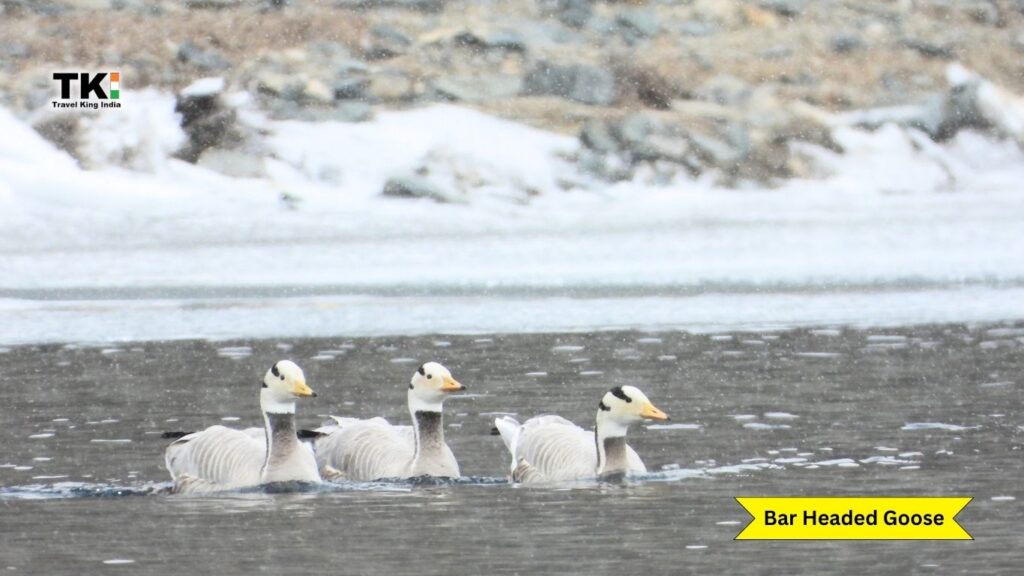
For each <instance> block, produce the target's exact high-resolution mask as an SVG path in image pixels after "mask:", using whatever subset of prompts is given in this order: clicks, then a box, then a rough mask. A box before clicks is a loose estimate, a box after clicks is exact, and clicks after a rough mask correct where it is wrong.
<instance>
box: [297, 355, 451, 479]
mask: <svg viewBox="0 0 1024 576" xmlns="http://www.w3.org/2000/svg"><path fill="white" fill-rule="evenodd" d="M464 389H465V387H464V386H462V384H459V383H458V382H457V381H456V380H455V379H454V378H452V376H451V373H450V372H449V371H448V369H447V368H445V367H444V366H441V365H440V364H438V363H436V362H428V363H426V364H424V365H423V366H421V367H420V368H419V369H418V370H417V371H416V373H415V374H413V377H412V380H411V381H410V385H409V392H408V404H409V412H410V414H411V416H412V419H413V426H396V425H393V424H391V423H389V422H388V421H387V420H385V419H383V418H379V417H378V418H371V419H368V420H361V419H358V418H341V417H338V416H332V417H331V421H330V422H329V423H327V424H326V425H324V426H322V427H320V428H318V429H317V430H316V431H317V432H319V433H320V434H321V437H320V438H318V439H317V440H316V458H317V463H318V464H319V465H320V467H321V469H322V470H323V469H328V468H331V469H335V470H337V471H338V472H339V473H340V474H341V475H342V476H343V477H345V478H348V479H350V480H380V479H384V478H411V477H415V476H439V477H451V478H456V477H458V476H459V475H460V471H459V463H458V461H456V459H455V455H454V454H453V453H452V450H451V448H449V447H448V444H447V443H446V442H445V440H444V420H443V417H442V404H443V402H444V398H445V396H446V395H447V394H448V393H450V392H455V391H459V390H464Z"/></svg>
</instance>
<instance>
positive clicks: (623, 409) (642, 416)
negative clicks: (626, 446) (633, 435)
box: [597, 386, 668, 438]
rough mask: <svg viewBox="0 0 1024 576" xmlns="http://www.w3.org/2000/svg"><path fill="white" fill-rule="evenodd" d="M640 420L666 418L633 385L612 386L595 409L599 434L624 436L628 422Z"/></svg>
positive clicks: (666, 418)
mask: <svg viewBox="0 0 1024 576" xmlns="http://www.w3.org/2000/svg"><path fill="white" fill-rule="evenodd" d="M641 420H668V415H667V414H665V413H664V412H662V411H661V410H659V409H658V408H657V407H656V406H655V405H654V404H652V403H651V401H650V400H648V399H647V396H645V395H644V393H643V392H641V391H640V389H639V388H636V387H634V386H618V387H615V388H612V389H611V390H609V391H608V393H607V394H605V395H604V398H602V399H601V403H600V404H598V409H597V428H598V431H599V432H600V434H601V436H604V437H605V438H610V437H614V436H625V435H626V430H628V429H629V426H630V424H635V423H637V422H640V421H641Z"/></svg>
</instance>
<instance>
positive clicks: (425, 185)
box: [381, 176, 466, 204]
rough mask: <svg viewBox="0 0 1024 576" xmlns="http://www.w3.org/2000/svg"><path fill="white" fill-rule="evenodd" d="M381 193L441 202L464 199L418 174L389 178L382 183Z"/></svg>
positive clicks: (461, 201)
mask: <svg viewBox="0 0 1024 576" xmlns="http://www.w3.org/2000/svg"><path fill="white" fill-rule="evenodd" d="M381 194H382V195H383V196H388V197H391V198H429V199H430V200H434V201H435V202H442V203H457V204H461V203H465V201H466V199H465V197H464V196H462V195H460V194H458V193H456V192H452V191H448V190H445V189H443V188H441V187H440V186H438V185H436V184H434V183H433V182H431V181H429V180H427V179H426V178H422V177H419V176H402V177H397V178H391V179H389V180H388V181H387V183H385V184H384V190H383V191H382V192H381Z"/></svg>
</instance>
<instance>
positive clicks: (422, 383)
mask: <svg viewBox="0 0 1024 576" xmlns="http://www.w3.org/2000/svg"><path fill="white" fill-rule="evenodd" d="M465 389H466V387H465V386H463V385H462V384H459V382H458V380H456V379H455V378H452V373H451V372H449V371H448V369H447V368H445V367H444V366H442V365H440V364H438V363H437V362H427V363H426V364H424V365H422V366H420V367H419V368H418V369H417V370H416V372H414V373H413V375H412V380H410V381H409V411H410V412H412V414H413V415H415V414H416V413H417V412H440V411H441V405H442V404H444V399H445V397H446V396H447V395H448V394H450V393H452V392H459V391H462V390H465Z"/></svg>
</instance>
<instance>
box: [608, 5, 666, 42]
mask: <svg viewBox="0 0 1024 576" xmlns="http://www.w3.org/2000/svg"><path fill="white" fill-rule="evenodd" d="M615 24H616V25H617V26H618V28H619V33H620V34H621V35H622V38H623V39H624V40H626V42H627V43H630V44H632V43H634V42H636V41H638V40H641V39H644V38H651V37H653V36H657V35H658V33H659V32H661V24H660V23H659V22H658V16H657V14H655V13H654V11H653V10H649V9H639V8H634V9H630V10H623V11H622V12H619V14H618V15H617V16H616V17H615Z"/></svg>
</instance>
